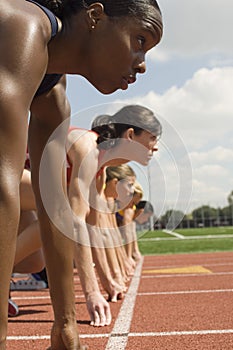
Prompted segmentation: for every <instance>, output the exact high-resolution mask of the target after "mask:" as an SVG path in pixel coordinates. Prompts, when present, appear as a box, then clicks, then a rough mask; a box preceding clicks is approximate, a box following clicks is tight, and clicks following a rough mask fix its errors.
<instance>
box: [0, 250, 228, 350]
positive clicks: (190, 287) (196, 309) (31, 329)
mask: <svg viewBox="0 0 233 350" xmlns="http://www.w3.org/2000/svg"><path fill="white" fill-rule="evenodd" d="M75 286H76V305H77V324H78V328H79V332H80V337H81V339H82V343H83V344H87V345H88V346H89V350H93V349H94V350H96V349H98V350H133V349H137V350H155V349H156V350H160V349H161V350H215V349H216V350H227V349H228V350H230V349H231V350H232V349H233V313H232V312H233V252H227V253H208V254H206V253H202V254H177V255H158V256H145V257H144V258H143V259H142V261H141V262H140V263H139V264H138V265H137V268H136V271H135V274H134V276H133V277H132V279H131V281H130V283H129V287H128V291H127V294H126V296H125V298H124V300H123V301H118V302H117V303H111V311H112V315H113V320H112V324H111V326H108V327H102V328H96V327H91V326H90V325H89V321H88V320H89V317H88V313H87V310H86V305H85V299H84V297H83V295H82V290H81V287H80V283H79V279H78V276H77V275H75ZM12 299H13V300H15V301H16V302H17V303H18V305H19V307H20V315H19V316H18V317H15V318H11V319H9V326H8V343H7V349H8V350H16V349H17V350H23V349H27V350H45V349H47V348H48V346H49V344H50V342H49V333H50V329H51V326H52V321H53V313H52V308H51V303H50V298H49V293H48V290H41V291H33V292H32V291H24V292H23V291H14V292H12Z"/></svg>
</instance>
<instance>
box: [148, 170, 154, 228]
mask: <svg viewBox="0 0 233 350" xmlns="http://www.w3.org/2000/svg"><path fill="white" fill-rule="evenodd" d="M147 177H148V186H149V187H148V189H149V194H148V200H149V202H150V203H151V174H150V165H149V164H148V165H147ZM149 223H150V231H153V229H154V223H153V215H151V216H150V218H149Z"/></svg>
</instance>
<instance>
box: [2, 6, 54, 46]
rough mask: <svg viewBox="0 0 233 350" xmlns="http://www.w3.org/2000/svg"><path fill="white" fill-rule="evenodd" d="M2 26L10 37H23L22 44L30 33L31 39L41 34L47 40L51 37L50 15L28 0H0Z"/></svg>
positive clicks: (17, 38) (16, 38)
mask: <svg viewBox="0 0 233 350" xmlns="http://www.w3.org/2000/svg"><path fill="white" fill-rule="evenodd" d="M46 17H47V18H46ZM0 28H3V29H4V32H5V33H8V34H7V38H8V39H10V40H14V39H15V40H20V39H21V40H22V45H23V44H24V42H23V39H24V37H26V36H28V35H29V34H30V40H31V38H32V40H33V38H35V37H37V38H38V37H39V35H40V36H41V38H42V39H43V40H44V41H45V42H46V41H47V42H48V41H49V40H50V38H51V24H50V20H49V18H48V16H46V14H45V13H44V12H43V11H41V9H40V8H39V7H38V6H37V5H35V4H33V3H31V2H29V1H26V0H17V1H15V0H1V1H0ZM11 33H13V34H15V35H11ZM25 45H26V42H25Z"/></svg>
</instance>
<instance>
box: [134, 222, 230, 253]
mask: <svg viewBox="0 0 233 350" xmlns="http://www.w3.org/2000/svg"><path fill="white" fill-rule="evenodd" d="M176 234H178V235H180V236H177V235H176ZM139 237H140V238H139V241H138V244H139V249H140V251H141V253H142V254H143V255H150V254H153V255H156V254H177V253H197V252H218V251H233V227H232V226H231V227H210V228H201V229H198V228H197V229H177V230H175V231H174V232H171V233H170V234H169V233H166V232H164V231H159V230H158V231H148V232H146V233H144V234H142V233H140V235H139Z"/></svg>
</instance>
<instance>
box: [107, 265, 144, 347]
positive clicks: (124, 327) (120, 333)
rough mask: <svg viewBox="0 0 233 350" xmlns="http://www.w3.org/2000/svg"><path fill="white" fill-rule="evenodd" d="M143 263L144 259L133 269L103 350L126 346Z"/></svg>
mask: <svg viewBox="0 0 233 350" xmlns="http://www.w3.org/2000/svg"><path fill="white" fill-rule="evenodd" d="M143 261H144V259H141V260H140V262H139V263H138V265H137V267H136V269H135V273H134V276H133V278H132V281H131V284H130V287H129V289H128V292H127V293H126V296H125V298H124V301H123V303H122V305H121V309H120V311H119V314H118V316H117V319H116V321H115V324H114V327H113V330H112V332H111V334H110V338H109V340H108V343H107V346H106V349H105V350H116V349H117V350H124V349H125V348H126V346H127V342H128V334H129V331H130V325H131V321H132V318H133V311H134V306H135V301H136V297H137V291H138V287H139V283H140V279H141V271H142V265H143Z"/></svg>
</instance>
